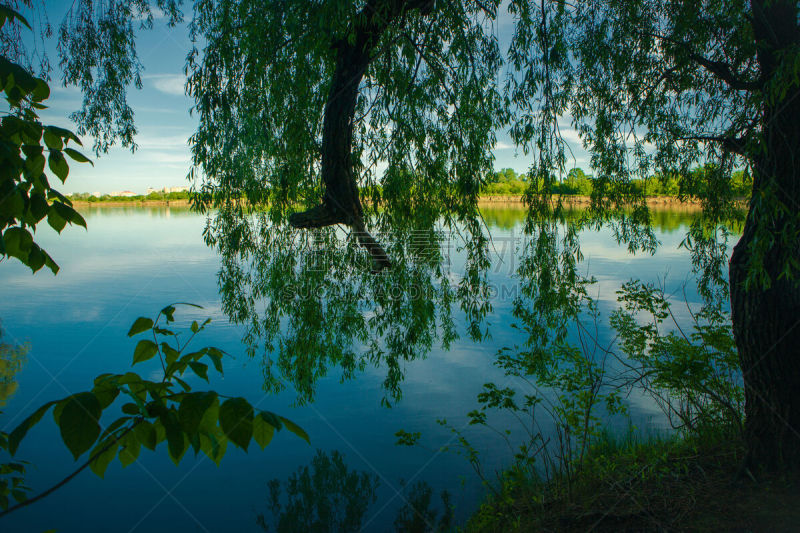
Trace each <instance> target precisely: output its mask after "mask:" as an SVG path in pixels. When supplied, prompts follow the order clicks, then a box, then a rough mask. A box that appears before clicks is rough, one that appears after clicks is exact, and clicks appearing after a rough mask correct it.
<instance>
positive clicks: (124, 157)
mask: <svg viewBox="0 0 800 533" xmlns="http://www.w3.org/2000/svg"><path fill="white" fill-rule="evenodd" d="M70 5H71V2H66V1H59V2H48V3H47V7H48V13H47V16H48V19H49V21H50V23H51V24H52V26H53V28H54V30H55V31H57V29H58V26H59V25H60V24H61V22H62V20H63V19H64V17H65V15H66V13H67V11H68V8H69V6H70ZM511 28H512V26H511V20H510V17H509V16H508V14H507V13H506V12H505V11H504V10H502V9H501V13H500V16H499V20H498V24H497V27H496V31H497V32H498V36H499V38H500V41H501V44H502V43H503V42H504V41H506V42H507V38H508V37H507V36H508V35H510V31H511ZM136 46H137V52H138V54H139V59H140V61H141V63H142V64H143V66H144V71H143V79H142V82H143V87H142V89H141V90H137V89H135V88H133V87H132V88H131V89H130V90H129V92H128V102H129V104H130V105H131V107H132V109H133V111H134V115H135V122H136V127H137V129H138V134H137V136H136V143H137V145H138V149H137V150H136V152H135V153H131V151H130V150H129V149H126V148H121V147H119V146H115V147H112V148H111V149H110V150H109V152H108V153H107V154H103V155H102V156H100V157H96V156H94V154H93V153H92V150H91V147H92V139H90V138H83V139H82V140H83V143H84V150H82V151H83V152H84V153H85V154H86V155H87V156H89V157H91V158H92V160H93V162H94V166H93V167H92V166H90V165H88V164H78V163H75V164H72V165H71V166H70V175H69V178H68V179H67V181H66V183H65V185H64V186H63V187H62V188H61V190H62V192H65V193H82V192H88V193H101V194H107V193H111V192H118V191H124V190H130V191H133V192H134V193H137V194H144V193H145V192H146V190H147V188H149V187H152V188H153V189H160V188H163V187H180V186H188V185H189V182H188V181H187V178H186V176H187V174H188V172H189V169H190V165H191V157H190V152H189V146H188V139H189V136H190V135H191V134H192V133H194V131H195V128H196V125H197V116H196V115H195V116H192V115H190V112H189V110H190V108H191V106H192V99H191V98H189V97H187V96H186V95H185V94H184V82H185V75H184V74H183V68H184V65H185V59H186V54H187V52H188V51H189V49H190V47H191V41H190V40H189V38H188V30H187V28H186V26H185V25H184V26H179V27H176V28H168V27H167V25H166V19H164V18H161V19H158V18H157V19H156V20H155V22H154V24H153V29H151V30H144V31H140V32H139V35H138V39H137V43H136ZM45 47H46V50H47V53H48V55H49V57H50V61H51V63H52V64H53V65H54V67H55V68H54V71H53V72H52V81H51V83H50V86H51V96H50V99H49V100H48V101H47V102H46V103H47V105H48V106H49V108H48V109H47V110H44V111H42V112H41V114H40V118H41V121H42V123H44V124H52V125H57V126H62V127H66V128H70V129H73V130H74V129H75V125H74V124H73V123H72V122H71V121H70V120H69V118H68V117H69V114H70V113H72V112H73V111H75V110H77V109H78V108H79V107H80V102H81V94H80V91H79V90H78V89H77V88H74V87H68V88H65V87H63V86H61V83H60V80H61V72H60V70H59V69H58V54H57V51H56V47H55V39H51V40H50V42H48V43H46V44H45ZM496 135H497V144H496V145H495V149H494V155H495V168H496V169H498V170H499V169H501V168H513V169H514V170H515V171H517V172H518V173H521V172H525V171H526V170H527V169H528V168H529V166H530V163H531V156H525V155H523V154H522V152H521V150H517V149H516V148H515V147H514V146H513V143H512V141H511V139H510V138H509V136H508V134H507V133H506V132H505V131H498V132H496ZM562 135H563V136H564V138H565V139H567V140H568V141H569V144H570V145H571V147H572V149H573V152H574V154H575V157H576V159H575V160H573V161H572V162H571V163H570V162H568V163H567V167H568V168H569V167H571V166H583V167H584V168H588V163H587V161H588V158H587V157H586V154H585V152H584V151H583V150H582V149H581V148H580V147H579V144H578V143H577V141H578V138H577V132H575V130H573V129H571V128H570V127H569V126H568V125H566V127H565V128H564V129H562Z"/></svg>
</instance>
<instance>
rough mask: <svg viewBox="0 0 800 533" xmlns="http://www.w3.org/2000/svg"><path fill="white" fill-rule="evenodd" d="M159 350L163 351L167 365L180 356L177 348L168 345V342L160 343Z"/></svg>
mask: <svg viewBox="0 0 800 533" xmlns="http://www.w3.org/2000/svg"><path fill="white" fill-rule="evenodd" d="M161 351H162V352H164V360H165V361H166V362H167V364H168V365H169V364H172V363H173V362H175V361H177V359H178V357H180V355H181V353H180V352H179V351H178V350H176V349H175V348H173V347H172V346H170V345H169V343H167V342H162V343H161ZM184 368H185V367H184Z"/></svg>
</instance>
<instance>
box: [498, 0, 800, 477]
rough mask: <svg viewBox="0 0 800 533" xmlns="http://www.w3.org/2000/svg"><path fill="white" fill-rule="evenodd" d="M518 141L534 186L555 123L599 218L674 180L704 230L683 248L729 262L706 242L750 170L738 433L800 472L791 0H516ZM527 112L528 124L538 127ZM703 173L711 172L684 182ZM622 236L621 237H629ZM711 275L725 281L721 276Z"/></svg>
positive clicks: (552, 148) (552, 162)
mask: <svg viewBox="0 0 800 533" xmlns="http://www.w3.org/2000/svg"><path fill="white" fill-rule="evenodd" d="M510 10H511V11H512V12H513V13H514V14H515V16H516V20H517V24H516V29H515V36H514V40H513V42H512V45H511V48H510V52H509V56H508V57H509V61H510V62H511V64H512V65H513V67H515V69H516V71H517V72H518V75H517V76H516V77H515V78H514V79H512V80H511V81H510V83H509V84H508V85H507V89H508V94H509V95H510V96H511V101H512V103H513V105H514V106H515V108H516V109H515V111H516V113H515V117H516V119H515V122H514V123H513V125H512V128H511V132H512V134H513V135H514V136H515V138H516V140H517V142H518V143H520V144H523V145H530V146H532V147H534V148H535V149H537V153H538V156H539V157H538V163H537V167H536V169H535V171H536V172H537V174H538V176H539V177H540V179H539V184H540V191H544V192H545V194H544V196H545V197H546V191H547V189H548V185H549V184H550V183H551V181H552V179H551V177H550V176H551V173H552V170H553V169H554V168H558V167H559V165H561V164H562V161H563V160H564V147H563V143H559V142H558V130H559V128H558V125H559V121H563V120H565V119H566V120H568V121H570V122H571V125H572V126H573V127H574V128H576V129H577V130H578V131H579V132H580V135H581V138H582V141H583V144H584V146H585V147H586V149H587V150H588V151H589V153H590V154H591V160H592V167H593V168H594V170H595V172H596V173H597V174H598V175H599V176H600V179H599V180H598V181H596V182H595V190H594V193H593V195H594V207H595V210H594V213H595V215H598V214H600V213H602V212H604V211H607V210H608V209H609V208H614V207H616V206H619V205H620V204H622V203H626V202H628V203H630V202H632V203H633V204H634V205H635V206H638V208H636V209H634V211H633V217H632V219H633V220H632V222H634V223H644V224H645V225H646V224H648V223H649V215H648V213H647V210H646V209H644V205H643V202H642V199H641V198H638V199H637V198H636V197H635V196H634V195H633V194H632V193H631V191H630V181H631V179H632V178H635V177H641V178H648V177H651V176H652V175H653V174H658V175H660V176H662V178H666V177H668V176H674V175H678V176H681V180H680V186H681V191H682V194H684V195H689V194H692V195H695V196H698V197H700V198H701V199H702V201H703V205H704V208H705V209H704V211H705V217H704V220H703V221H701V222H700V223H698V224H697V225H695V226H694V227H693V230H692V232H691V234H690V235H689V237H690V238H689V239H688V240H687V245H688V246H689V247H690V248H691V247H692V246H693V243H695V245H694V250H693V253H694V254H695V258H696V259H697V260H698V261H705V264H706V266H708V267H709V268H710V271H706V272H705V274H706V276H709V275H711V276H713V275H714V272H713V270H714V268H717V269H718V270H719V269H720V267H722V266H723V264H722V262H721V260H722V259H723V258H724V255H721V254H719V253H715V252H714V250H713V248H708V247H705V248H701V246H699V245H702V244H707V239H704V238H703V234H704V232H705V233H707V231H708V230H709V229H713V228H714V227H715V225H716V223H717V222H719V221H720V220H722V219H724V218H725V217H726V216H728V215H730V214H731V210H732V208H733V200H732V187H731V183H730V178H729V176H730V175H731V170H732V169H733V168H736V167H746V168H747V169H748V171H749V172H751V173H752V176H753V182H752V195H751V198H750V200H749V205H748V211H747V218H746V222H745V225H744V230H743V234H742V237H741V239H740V240H739V242H738V244H737V245H736V246H735V248H734V251H733V255H732V257H731V258H730V264H729V283H730V302H731V310H732V322H733V331H734V335H735V338H736V343H737V347H738V351H739V358H740V363H741V369H742V374H743V378H744V384H745V395H746V407H745V437H746V440H747V444H748V450H749V460H750V461H751V462H753V463H754V464H757V465H762V466H769V467H778V466H790V467H792V468H797V467H798V466H800V397H798V395H797V394H796V390H797V389H798V386H800V361H798V349H797V346H800V279H799V278H798V274H799V273H800V218H798V208H800V179H798V171H797V168H798V167H797V164H796V160H797V157H798V156H797V154H798V153H800V128H798V126H797V125H798V124H800V98H798V96H800V82H799V81H798V77H797V72H798V65H800V25H799V24H798V15H800V13H798V5H797V3H796V2H794V1H789V0H752V1H750V2H747V1H745V0H731V1H714V2H711V1H708V2H706V1H703V2H695V1H691V2H689V1H666V2H663V1H647V0H637V1H624V2H611V1H602V0H595V1H592V0H589V1H586V2H576V3H569V2H529V1H525V2H522V1H520V2H513V1H512V2H511V5H510ZM528 117H534V118H533V119H532V120H531V119H529V118H528ZM697 164H709V166H707V167H706V168H711V169H716V170H715V171H713V172H703V173H696V172H694V173H693V172H690V168H691V167H692V166H694V165H697ZM623 235H624V234H623ZM716 276H717V277H718V278H719V277H720V272H719V271H718V272H717V274H716Z"/></svg>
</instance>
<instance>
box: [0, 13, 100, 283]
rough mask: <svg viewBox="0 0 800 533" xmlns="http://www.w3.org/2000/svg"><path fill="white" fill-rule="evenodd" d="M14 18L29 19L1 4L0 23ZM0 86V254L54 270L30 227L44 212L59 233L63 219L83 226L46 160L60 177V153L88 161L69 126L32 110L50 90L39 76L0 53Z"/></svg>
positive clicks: (63, 169)
mask: <svg viewBox="0 0 800 533" xmlns="http://www.w3.org/2000/svg"><path fill="white" fill-rule="evenodd" d="M15 19H16V20H19V21H21V22H22V23H24V24H25V25H26V26H27V25H28V24H27V22H26V21H25V19H24V18H22V16H21V15H19V14H18V13H16V12H15V11H13V10H12V9H10V8H8V7H3V15H2V16H1V17H0V28H2V26H3V25H4V24H5V23H6V22H7V21H8V20H15ZM0 90H2V92H3V93H4V97H5V99H6V101H7V102H8V106H9V113H8V114H6V115H5V116H4V117H3V118H2V122H0V258H3V257H14V258H16V259H17V260H19V261H20V262H22V263H23V264H24V265H26V266H28V267H29V268H30V269H31V270H32V271H33V272H36V271H38V270H39V269H41V268H42V267H43V266H46V267H47V268H49V269H50V270H51V271H52V272H53V274H55V273H57V272H58V265H57V264H56V262H55V261H54V260H53V258H52V257H50V255H49V254H48V253H47V252H45V251H44V250H43V249H42V248H41V247H40V246H39V245H38V244H36V243H35V242H34V240H33V235H32V234H31V231H36V226H37V224H39V223H40V222H41V221H42V220H43V219H44V218H45V217H46V218H47V223H48V224H49V225H50V226H51V227H52V228H53V229H54V230H56V231H57V232H59V233H61V231H62V230H63V229H64V226H66V224H67V223H69V224H77V225H79V226H83V227H84V228H85V227H86V221H85V220H84V219H83V217H82V216H81V215H80V214H78V212H77V211H75V210H74V209H73V208H72V202H70V200H69V199H67V198H66V197H65V196H64V195H62V194H61V193H59V192H58V191H57V190H55V189H53V188H52V187H51V186H50V182H49V181H48V178H47V175H46V174H45V172H44V169H45V164H47V166H48V168H49V169H50V172H52V174H53V175H55V176H56V177H57V178H58V179H59V180H60V181H61V182H62V183H63V182H64V180H66V179H67V174H68V173H69V165H68V164H67V160H66V158H65V157H64V156H65V154H66V156H68V157H70V158H71V159H73V160H75V161H78V162H81V163H83V162H88V163H91V161H89V160H88V159H87V158H86V157H84V156H83V155H82V154H81V153H80V152H78V151H77V150H74V149H72V148H69V147H68V146H67V144H68V143H69V142H70V141H73V142H75V143H76V144H78V145H80V144H81V142H80V140H79V139H78V138H77V137H76V136H75V135H74V134H73V133H72V132H70V131H68V130H65V129H63V128H58V127H56V126H43V125H42V124H41V122H39V119H38V115H37V114H36V111H37V110H40V109H45V108H46V106H45V105H44V104H43V103H42V102H44V101H45V100H46V99H47V98H48V96H50V88H49V87H48V86H47V83H46V82H45V81H44V80H42V79H40V78H36V77H34V76H32V75H31V74H30V73H29V72H28V71H26V70H25V69H24V68H22V67H21V66H20V65H18V64H16V63H13V62H11V61H9V60H8V59H7V58H5V57H0ZM42 142H44V145H42Z"/></svg>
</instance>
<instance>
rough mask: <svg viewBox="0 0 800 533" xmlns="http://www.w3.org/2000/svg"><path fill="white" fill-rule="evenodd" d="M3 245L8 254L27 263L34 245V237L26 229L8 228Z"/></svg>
mask: <svg viewBox="0 0 800 533" xmlns="http://www.w3.org/2000/svg"><path fill="white" fill-rule="evenodd" d="M3 245H4V247H5V250H6V254H8V255H10V256H13V257H16V258H17V259H19V260H20V261H22V262H23V263H25V262H26V261H27V259H28V253H30V250H31V246H32V245H33V236H32V235H31V234H30V232H29V231H28V230H26V229H24V228H17V227H14V228H8V229H7V230H6V231H5V233H4V234H3Z"/></svg>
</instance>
